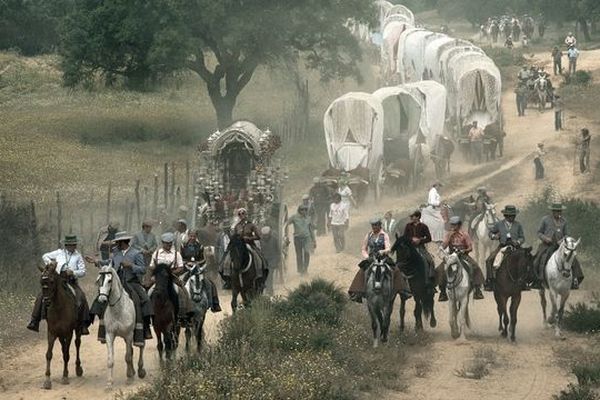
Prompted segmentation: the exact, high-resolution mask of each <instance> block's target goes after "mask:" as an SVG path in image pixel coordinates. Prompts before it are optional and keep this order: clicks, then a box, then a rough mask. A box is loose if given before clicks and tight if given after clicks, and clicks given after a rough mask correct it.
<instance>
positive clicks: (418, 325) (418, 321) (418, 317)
mask: <svg viewBox="0 0 600 400" xmlns="http://www.w3.org/2000/svg"><path fill="white" fill-rule="evenodd" d="M422 302H423V299H421V296H418V295H416V294H415V311H414V315H415V330H416V331H422V330H423V318H422V314H423V306H422Z"/></svg>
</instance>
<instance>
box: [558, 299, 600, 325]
mask: <svg viewBox="0 0 600 400" xmlns="http://www.w3.org/2000/svg"><path fill="white" fill-rule="evenodd" d="M563 325H564V327H565V329H568V330H571V331H574V332H579V333H597V332H599V331H600V308H599V299H598V297H597V295H595V300H594V301H593V302H592V304H591V305H588V304H587V303H582V302H578V303H576V304H575V305H570V306H569V310H567V311H566V312H565V315H564V318H563Z"/></svg>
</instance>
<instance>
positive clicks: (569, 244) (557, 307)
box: [540, 236, 581, 337]
mask: <svg viewBox="0 0 600 400" xmlns="http://www.w3.org/2000/svg"><path fill="white" fill-rule="evenodd" d="M580 242H581V239H578V240H575V239H573V238H572V237H570V236H567V237H565V238H564V239H563V240H562V241H561V242H560V245H559V246H558V249H557V250H556V251H555V252H554V253H553V254H552V255H551V256H550V258H549V259H548V261H547V262H546V266H545V267H544V279H543V282H542V288H541V289H540V301H541V305H542V314H543V317H544V324H546V323H549V324H554V334H555V336H556V337H561V331H560V324H561V322H562V318H563V314H564V311H565V303H566V302H567V299H568V298H569V295H570V293H571V283H572V282H573V271H572V266H573V261H574V260H575V257H576V256H577V246H579V243H580ZM546 289H547V290H548V296H549V297H550V303H551V304H552V310H551V312H550V316H548V317H547V318H546Z"/></svg>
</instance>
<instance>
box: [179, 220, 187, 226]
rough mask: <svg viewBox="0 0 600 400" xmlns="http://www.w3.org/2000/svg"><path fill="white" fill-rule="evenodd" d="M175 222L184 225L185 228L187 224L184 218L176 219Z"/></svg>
mask: <svg viewBox="0 0 600 400" xmlns="http://www.w3.org/2000/svg"><path fill="white" fill-rule="evenodd" d="M177 222H178V223H180V224H184V225H185V226H187V224H188V223H187V221H186V220H185V219H184V218H181V219H178V220H177Z"/></svg>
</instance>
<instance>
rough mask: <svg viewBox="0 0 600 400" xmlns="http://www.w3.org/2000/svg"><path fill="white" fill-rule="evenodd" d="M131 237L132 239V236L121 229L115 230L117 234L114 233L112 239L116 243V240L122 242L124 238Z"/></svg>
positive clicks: (129, 238) (128, 238)
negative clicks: (119, 230)
mask: <svg viewBox="0 0 600 400" xmlns="http://www.w3.org/2000/svg"><path fill="white" fill-rule="evenodd" d="M131 239H133V236H131V235H130V234H128V233H127V232H126V231H121V232H117V234H116V235H115V238H114V239H113V240H112V241H113V242H115V243H116V242H123V241H126V240H131Z"/></svg>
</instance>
